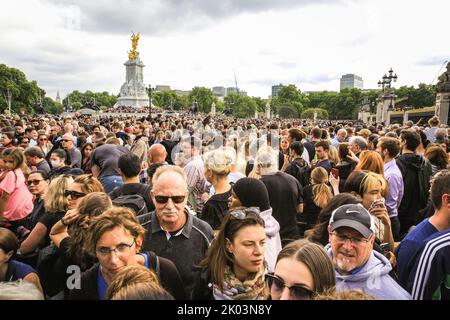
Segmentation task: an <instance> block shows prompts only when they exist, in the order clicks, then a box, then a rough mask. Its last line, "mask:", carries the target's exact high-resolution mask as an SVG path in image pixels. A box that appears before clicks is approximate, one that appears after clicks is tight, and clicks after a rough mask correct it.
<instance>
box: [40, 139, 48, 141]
mask: <svg viewBox="0 0 450 320" xmlns="http://www.w3.org/2000/svg"><path fill="white" fill-rule="evenodd" d="M39 141H47V139H39Z"/></svg>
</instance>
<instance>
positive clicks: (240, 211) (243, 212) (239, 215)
mask: <svg viewBox="0 0 450 320" xmlns="http://www.w3.org/2000/svg"><path fill="white" fill-rule="evenodd" d="M228 213H229V214H230V215H231V216H233V217H234V218H236V219H239V220H243V219H245V218H246V217H247V215H248V214H249V213H253V214H256V215H258V214H259V213H260V211H259V208H258V207H249V208H246V207H240V208H235V209H232V210H231V211H229V212H228Z"/></svg>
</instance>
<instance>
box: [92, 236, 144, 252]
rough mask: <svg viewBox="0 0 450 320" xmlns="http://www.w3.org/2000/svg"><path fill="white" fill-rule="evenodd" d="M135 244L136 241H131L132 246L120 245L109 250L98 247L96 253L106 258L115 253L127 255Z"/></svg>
mask: <svg viewBox="0 0 450 320" xmlns="http://www.w3.org/2000/svg"><path fill="white" fill-rule="evenodd" d="M135 243H136V239H134V240H133V243H132V244H126V243H120V244H119V245H117V247H115V248H114V249H110V248H108V247H100V248H98V249H97V252H98V253H99V254H101V255H102V256H108V255H110V254H111V252H116V253H119V254H120V253H127V252H128V251H129V250H130V249H131V247H132V246H133V245H134V244H135Z"/></svg>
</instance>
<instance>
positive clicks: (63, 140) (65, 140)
mask: <svg viewBox="0 0 450 320" xmlns="http://www.w3.org/2000/svg"><path fill="white" fill-rule="evenodd" d="M62 142H72V140H67V139H62Z"/></svg>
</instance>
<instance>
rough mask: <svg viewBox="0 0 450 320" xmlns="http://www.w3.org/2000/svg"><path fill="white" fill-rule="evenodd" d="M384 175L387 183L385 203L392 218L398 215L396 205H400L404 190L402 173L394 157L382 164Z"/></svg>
mask: <svg viewBox="0 0 450 320" xmlns="http://www.w3.org/2000/svg"><path fill="white" fill-rule="evenodd" d="M384 177H385V178H386V180H387V183H388V194H387V195H386V202H385V205H386V208H387V211H388V213H389V217H390V218H393V217H396V216H397V215H398V207H400V202H402V198H403V192H404V184H403V177H402V173H401V172H400V169H399V168H398V166H397V163H396V162H395V159H394V160H391V161H389V162H387V163H385V164H384Z"/></svg>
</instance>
